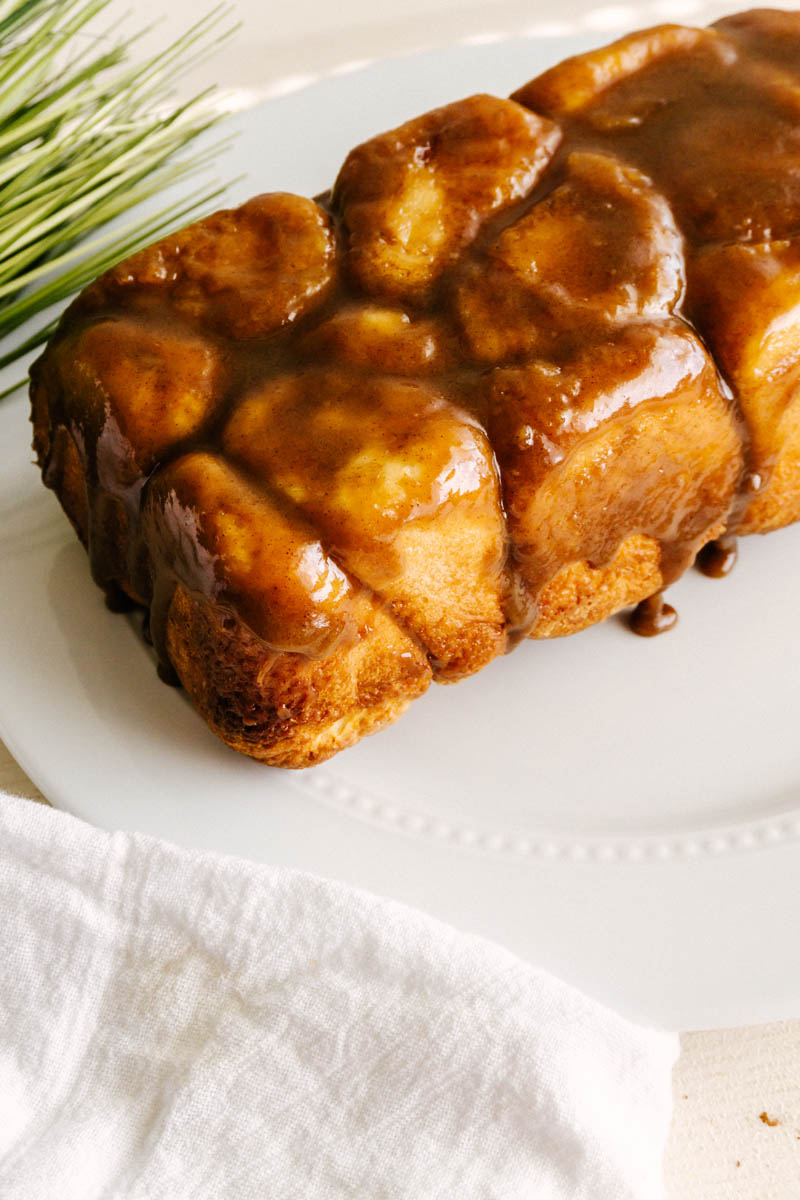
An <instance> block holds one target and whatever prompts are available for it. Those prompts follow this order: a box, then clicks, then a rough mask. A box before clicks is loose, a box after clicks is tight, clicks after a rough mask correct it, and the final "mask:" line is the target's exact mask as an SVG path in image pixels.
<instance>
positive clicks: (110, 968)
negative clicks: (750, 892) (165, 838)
mask: <svg viewBox="0 0 800 1200" xmlns="http://www.w3.org/2000/svg"><path fill="white" fill-rule="evenodd" d="M221 802H223V801H222V800H221ZM0 912H1V913H2V919H1V920H0V1196H2V1197H3V1200H23V1198H24V1200H51V1198H52V1200H55V1198H56V1197H58V1200H73V1198H74V1200H100V1198H101V1197H102V1198H103V1200H121V1198H124V1200H133V1198H136V1200H162V1198H163V1200H186V1198H194V1197H198V1198H200V1197H209V1198H212V1197H213V1198H214V1200H250V1198H251V1197H253V1198H255V1197H258V1198H259V1200H284V1198H286V1200H289V1198H295V1197H297V1198H298V1200H300V1198H302V1200H317V1198H320V1200H329V1198H330V1200H338V1198H339V1197H358V1198H359V1200H383V1198H385V1200H405V1198H408V1200H412V1198H413V1200H434V1198H436V1200H438V1198H442V1200H444V1198H447V1200H450V1198H451V1197H453V1198H454V1197H458V1198H459V1200H473V1198H474V1200H483V1198H487V1200H488V1198H492V1200H495V1198H502V1200H506V1198H508V1200H528V1198H530V1200H567V1198H568V1200H584V1198H585V1200H589V1198H591V1200H655V1198H657V1197H658V1196H660V1195H661V1194H662V1193H663V1189H662V1185H661V1158H662V1153H663V1149H664V1143H665V1139H666V1135H667V1128H668V1124H669V1117H670V1108H671V1087H670V1075H671V1068H672V1064H673V1062H674V1059H675V1056H676V1054H677V1038H676V1037H675V1036H674V1035H672V1034H667V1033H662V1032H659V1031H653V1030H645V1029H643V1028H639V1027H637V1026H635V1025H633V1024H631V1023H629V1022H628V1021H626V1020H624V1019H622V1018H621V1017H619V1016H617V1015H615V1014H614V1013H612V1012H609V1011H608V1010H606V1009H604V1008H603V1007H601V1006H600V1005H598V1004H597V1003H595V1002H594V1001H592V1000H590V999H588V998H586V997H585V996H583V995H581V994H580V993H579V992H577V991H576V990H574V989H573V988H571V987H569V986H567V985H565V984H564V983H561V982H560V981H558V980H556V979H554V978H553V977H552V976H550V975H548V974H547V973H545V972H543V971H541V970H537V969H536V968H534V967H532V966H530V965H528V964H526V963H524V962H522V961H520V960H519V959H517V958H515V957H514V956H513V955H511V954H509V953H508V952H506V951H505V950H503V949H502V948H500V947H499V946H496V945H493V944H492V943H490V942H487V941H484V940H481V939H479V938H476V937H471V936H467V935H464V934H461V933H458V932H457V931H456V930H454V929H451V928H449V927H448V926H446V925H444V924H441V923H439V922H437V921H434V920H432V919H431V918H429V917H427V916H425V915H424V914H422V913H420V912H417V911H414V910H413V909H410V908H406V907H404V906H402V905H399V904H396V903H394V902H391V901H388V900H384V899H381V898H379V897H377V896H374V895H369V894H367V893H364V892H359V891H356V890H354V889H352V888H349V887H347V886H344V885H341V884H338V883H335V882H332V881H329V880H325V879H321V878H318V877H314V876H311V875H308V874H304V873H301V872H296V871H291V870H286V869H277V868H270V867H265V866H260V865H257V864H254V863H250V862H245V861H241V860H237V859H233V858H229V857H223V856H219V855H214V854H209V853H199V852H191V851H186V850H183V849H179V848H177V847H175V846H172V845H169V844H167V843H165V842H161V841H158V840H156V839H154V838H150V837H146V836H143V835H138V834H127V833H114V834H109V833H105V832H101V831H99V830H97V829H94V828H92V827H90V826H89V825H86V824H84V823H83V822H81V821H79V820H76V819H75V818H73V817H71V816H68V815H66V814H64V813H60V812H55V811H53V810H50V809H47V808H45V807H44V806H41V805H38V804H35V803H33V802H31V801H28V800H22V799H19V798H16V797H11V796H7V795H2V796H0ZM533 919H535V918H533Z"/></svg>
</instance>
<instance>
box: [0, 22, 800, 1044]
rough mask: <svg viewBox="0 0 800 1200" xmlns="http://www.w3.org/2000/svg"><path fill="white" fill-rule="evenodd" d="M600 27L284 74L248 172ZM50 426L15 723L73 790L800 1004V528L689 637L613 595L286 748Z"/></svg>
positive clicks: (746, 564)
mask: <svg viewBox="0 0 800 1200" xmlns="http://www.w3.org/2000/svg"><path fill="white" fill-rule="evenodd" d="M592 40H593V41H597V40H599V39H598V38H597V36H595V37H594V38H593V39H592ZM587 44H588V43H587V40H586V39H577V38H572V39H551V40H549V41H546V42H536V41H532V40H519V41H511V42H503V43H498V44H490V45H481V46H470V47H466V46H458V47H452V48H451V49H449V50H446V51H437V52H436V53H433V54H425V55H419V56H415V57H410V58H405V59H401V60H397V61H392V62H385V63H382V64H380V65H375V66H371V67H369V68H366V69H363V70H360V71H358V72H351V73H349V74H345V75H339V76H332V77H330V78H328V79H326V80H323V81H322V82H319V83H316V84H315V85H314V86H312V87H308V88H306V89H305V90H302V91H298V92H295V93H294V94H291V95H287V96H284V97H283V98H280V99H274V100H272V101H269V102H268V103H265V104H263V105H261V106H260V107H258V108H255V109H253V110H251V111H248V112H246V113H244V114H241V115H240V116H239V117H237V118H236V122H237V124H238V125H239V126H240V129H241V134H240V137H239V139H238V142H237V144H236V146H235V148H234V149H233V151H231V152H230V156H229V158H227V159H226V160H225V161H224V162H223V163H222V164H221V169H222V170H223V171H224V172H225V174H226V175H228V176H234V175H236V174H238V173H240V172H245V173H246V180H245V181H243V182H242V183H241V184H239V185H237V187H236V188H235V189H233V192H232V198H234V199H241V198H244V196H246V195H248V194H252V193H254V192H256V191H262V190H269V189H272V188H281V189H287V190H295V191H299V192H304V193H306V194H309V195H310V194H314V193H315V192H318V191H320V190H322V189H323V188H324V187H325V186H326V185H327V184H328V183H329V182H330V181H331V180H332V178H333V176H334V175H335V172H336V169H337V167H338V165H339V163H340V162H341V160H342V158H343V157H344V154H345V153H346V151H347V150H348V149H349V147H350V146H352V145H354V144H355V143H356V142H358V141H360V140H362V139H363V138H365V137H367V136H368V135H369V134H371V133H373V132H377V131H378V130H380V129H383V128H388V127H390V126H392V125H393V124H396V123H398V122H399V121H401V120H403V119H405V118H406V117H409V116H412V115H414V114H415V113H417V112H421V111H424V110H425V109H426V108H428V107H431V106H433V105H434V104H438V103H441V102H443V101H447V100H450V99H453V98H454V97H457V96H459V95H460V94H466V93H469V92H474V91H482V90H487V91H496V92H499V93H500V94H503V93H506V92H508V91H510V90H511V89H512V88H513V87H514V86H516V85H518V84H520V83H521V82H523V81H524V80H525V79H527V78H528V77H530V76H532V75H534V74H535V73H537V71H539V70H541V69H542V68H543V67H545V66H547V65H548V64H549V63H550V62H553V61H556V60H557V59H559V58H561V57H563V56H564V55H565V54H569V53H574V52H575V51H577V50H580V49H584V48H586V46H587ZM2 382H3V381H2V380H0V384H1V383H2ZM29 443H30V433H29V427H28V424H27V404H26V402H25V401H24V400H22V399H15V400H12V401H11V402H4V403H2V404H0V735H2V737H3V739H4V740H5V741H6V742H7V744H8V747H9V749H10V750H11V751H12V753H13V754H15V755H16V757H17V758H18V759H19V762H20V763H21V765H22V766H23V767H24V768H25V770H26V771H27V772H28V773H29V774H30V776H31V777H32V778H33V779H34V781H35V782H36V783H37V784H38V785H39V787H40V788H41V789H42V790H43V791H44V792H45V794H46V795H47V796H48V797H49V798H50V799H51V800H52V802H53V803H55V804H57V805H62V806H63V807H64V808H67V809H69V810H70V811H72V812H74V813H77V814H79V815H80V816H82V817H84V818H86V819H87V820H89V821H92V822H94V823H96V824H98V825H103V826H106V827H108V828H123V829H129V830H140V831H147V832H149V833H154V834H158V835H161V836H164V837H167V838H171V839H173V840H175V841H177V842H181V843H184V844H186V845H190V846H197V847H211V848H214V849H217V850H222V851H226V852H231V853H236V854H242V855H246V856H248V857H250V858H255V859H258V860H261V861H264V862H270V863H282V864H288V865H293V866H296V867H299V868H304V869H308V870H312V871H316V872H320V873H323V874H325V875H328V876H333V877H336V878H338V879H342V880H346V881H348V882H350V883H354V884H358V885H361V886H363V887H367V888H370V889H373V890H375V891H378V892H382V893H385V894H387V895H391V896H394V897H396V898H398V899H401V900H404V901H406V902H409V903H411V904H415V905H418V906H419V907H421V908H424V909H427V910H428V911H430V912H432V913H434V914H436V915H438V916H440V917H442V918H444V919H446V920H448V921H451V922H452V923H453V924H455V925H457V926H459V927H461V928H464V929H469V930H473V931H477V932H480V933H483V934H486V935H488V936H490V937H493V938H495V939H497V940H498V941H501V942H503V943H505V944H506V945H508V946H510V947H512V948H513V949H514V950H516V951H518V952H519V953H520V954H522V955H524V956H525V957H527V958H529V959H531V960H533V961H536V962H537V963H540V964H541V965H543V966H546V967H548V968H550V969H551V970H553V971H555V972H557V973H558V974H560V975H561V976H563V977H565V978H567V979H570V980H572V981H573V982H575V983H577V984H578V985H579V986H581V987H582V988H584V989H585V990H587V991H589V992H591V993H593V994H594V995H596V996H598V997H599V998H601V999H603V1000H605V1001H607V1002H608V1003H610V1004H613V1005H615V1006H617V1007H618V1008H620V1009H621V1010H623V1011H624V1012H627V1013H629V1014H632V1015H634V1016H637V1017H639V1018H642V1019H645V1020H649V1021H654V1022H662V1023H666V1024H668V1025H673V1026H677V1027H680V1028H691V1027H700V1026H720V1025H727V1024H733V1023H736V1022H741V1021H751V1022H755V1021H761V1020H767V1019H771V1018H777V1017H781V1016H787V1017H788V1016H796V1015H797V1013H798V1012H800V953H799V952H798V936H797V918H798V908H799V906H798V900H797V896H798V887H797V880H798V878H800V736H798V724H800V673H798V662H800V622H798V616H797V596H798V595H800V528H795V529H790V530H787V531H784V532H782V533H779V534H774V535H772V536H771V537H769V538H764V539H761V538H757V539H751V540H750V541H749V542H747V543H746V544H745V545H744V547H743V552H742V556H741V562H740V564H739V566H738V567H737V569H736V571H735V573H734V574H733V576H732V577H730V578H729V579H727V580H725V581H722V582H712V581H710V580H707V579H704V578H702V577H701V576H699V575H697V574H691V575H690V576H688V577H686V578H685V579H684V580H683V581H681V583H680V584H679V585H678V586H677V587H675V588H674V589H673V593H672V596H671V598H672V599H673V602H674V603H675V604H676V605H677V607H678V609H679V612H680V623H679V625H678V627H677V629H676V630H675V631H674V632H672V633H670V634H668V635H667V636H665V637H662V638H657V639H655V640H652V641H644V640H641V639H638V638H635V637H633V636H632V635H630V634H629V633H627V632H626V631H625V630H624V628H623V626H622V625H621V623H619V622H617V621H610V622H608V623H607V624H606V625H604V626H602V627H600V628H596V629H593V630H590V631H588V632H587V633H584V634H581V635H579V636H577V637H574V638H571V639H568V640H566V641H559V642H552V643H537V644H528V645H526V646H523V647H522V648H521V649H519V650H518V651H517V652H516V653H515V654H514V655H512V656H511V657H510V658H507V659H505V660H503V661H500V662H496V663H495V664H493V665H492V666H491V667H489V668H488V669H487V670H485V671H484V672H483V673H482V674H481V675H479V676H477V677H475V678H473V679H471V680H468V681H466V682H465V683H462V684H460V685H459V686H458V687H455V688H432V689H431V690H430V692H429V693H428V695H427V696H425V697H424V698H423V699H422V700H421V701H419V702H417V703H416V704H415V705H414V706H413V707H412V709H411V711H410V712H409V713H408V714H407V715H406V716H405V717H404V718H403V719H402V720H401V721H400V722H399V723H398V724H397V725H395V726H394V727H392V728H391V729H389V730H387V731H385V732H384V733H381V734H379V735H378V736H376V737H374V738H371V739H368V740H367V741H366V742H364V743H362V744H361V745H360V746H357V747H355V748H354V749H352V750H349V751H346V752H345V753H343V754H341V755H339V756H338V757H337V758H336V759H334V760H333V762H332V763H330V764H329V765H325V766H322V767H318V768H315V769H313V770H310V771H305V772H300V773H289V772H280V771H274V770H270V769H268V768H265V767H262V766H259V765H257V764H256V763H253V762H250V761H248V760H247V759H244V758H241V757H239V756H237V755H235V754H234V753H233V752H231V751H229V750H227V749H226V748H225V747H224V746H223V745H222V744H221V743H218V742H217V741H216V739H215V738H214V737H213V736H212V735H211V734H210V733H209V732H208V731H207V730H206V728H205V726H204V725H203V723H202V722H201V721H200V719H199V718H198V717H196V716H195V714H194V713H193V711H192V710H191V708H190V707H189V705H188V703H187V701H186V700H185V698H184V696H183V695H182V694H181V693H180V692H176V691H173V690H171V689H170V688H167V687H164V686H163V685H162V684H161V683H159V681H158V680H157V678H156V674H155V670H154V667H153V662H152V659H151V656H150V652H149V651H148V650H147V648H146V647H145V645H144V643H143V642H142V639H141V637H140V635H139V631H138V619H136V618H123V617H119V616H113V615H112V614H110V613H109V612H107V611H106V609H105V607H104V605H103V601H102V597H101V595H100V593H99V591H98V590H97V589H96V588H95V587H94V585H93V584H92V582H91V580H90V577H89V571H88V566H87V562H86V559H85V555H84V553H83V550H82V549H81V548H80V546H79V545H78V544H77V542H76V540H75V538H74V536H73V534H72V531H71V530H70V528H69V526H68V524H67V521H66V519H65V518H64V517H63V515H62V514H61V511H60V509H59V508H58V505H57V503H56V501H55V499H54V498H53V497H52V496H51V495H49V494H48V493H46V492H45V491H44V489H43V488H42V486H41V484H40V482H39V478H38V472H37V471H36V470H35V469H34V468H33V467H32V466H31V463H30V452H29Z"/></svg>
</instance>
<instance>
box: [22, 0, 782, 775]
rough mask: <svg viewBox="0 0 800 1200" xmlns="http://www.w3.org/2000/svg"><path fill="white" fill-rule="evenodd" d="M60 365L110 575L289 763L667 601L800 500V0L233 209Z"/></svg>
mask: <svg viewBox="0 0 800 1200" xmlns="http://www.w3.org/2000/svg"><path fill="white" fill-rule="evenodd" d="M31 394H32V403H33V423H34V445H35V449H36V453H37V457H38V460H39V463H40V465H41V467H42V472H43V477H44V481H45V483H46V484H47V485H48V486H50V487H52V488H54V489H55V491H56V493H57V494H58V496H59V499H60V500H61V503H62V505H63V507H64V509H65V511H66V512H67V514H68V516H69V517H70V519H71V521H72V523H73V525H74V526H75V528H76V530H77V532H78V534H79V536H80V537H81V539H82V540H83V542H84V544H85V545H86V546H87V549H88V551H89V556H90V561H91V566H92V571H93V575H94V578H95V579H96V580H97V582H98V583H99V584H100V585H101V586H102V587H104V588H105V589H106V590H107V591H108V592H109V593H110V594H111V596H112V599H113V601H114V602H115V603H119V601H120V599H121V598H123V597H127V598H129V599H130V601H132V602H135V603H137V604H141V605H144V606H146V607H147V608H148V609H149V627H150V633H151V636H152V638H153V641H154V644H155V646H156V649H157V651H158V654H159V658H160V661H161V669H162V672H163V673H165V674H167V673H169V672H174V674H175V676H176V678H177V679H178V680H179V681H180V682H181V683H182V684H183V686H184V687H185V688H186V690H187V692H188V694H189V696H190V697H191V699H192V701H193V702H194V704H195V705H196V707H197V708H198V710H199V711H200V713H201V714H202V716H203V717H204V718H205V720H206V721H207V722H208V724H209V725H210V726H211V728H212V729H213V730H214V731H215V732H216V733H217V734H218V735H219V736H220V737H221V738H222V739H223V740H224V741H226V742H227V743H228V744H229V745H231V746H233V747H234V748H235V749H238V750H242V751H244V752H245V753H247V754H250V755H252V756H253V757H255V758H259V759H262V760H263V761H265V762H268V763H271V764H274V765H278V766H289V767H303V766H308V765H311V764H313V763H315V762H319V761H321V760H322V759H324V758H327V757H329V756H330V755H331V754H333V753H335V752H336V751H337V750H339V749H341V748H342V747H344V746H347V745H350V744H352V743H353V742H354V741H356V740H357V739H358V738H359V737H361V736H363V735H364V734H366V733H370V732H373V731H374V730H376V729H379V728H380V727H381V726H383V725H385V724H386V723H387V722H388V721H391V720H393V719H395V718H396V717H397V716H398V715H399V714H400V713H401V712H402V711H403V710H404V709H405V708H406V707H407V705H408V704H409V703H410V702H411V700H413V699H414V698H415V697H416V696H418V695H419V694H420V693H421V692H423V691H424V690H425V688H426V687H427V686H428V684H429V682H430V680H431V679H435V680H437V681H439V682H451V681H455V680H458V679H459V678H462V677H463V676H465V675H468V674H471V673H473V672H475V671H477V670H479V669H480V668H481V667H483V666H484V665H485V664H486V663H487V662H489V661H490V660H491V659H493V658H494V657H496V656H497V655H498V654H501V653H503V652H504V651H506V650H508V649H510V648H511V647H512V646H514V645H515V644H516V643H517V642H518V641H519V640H520V639H521V638H523V637H534V638H537V637H555V636H560V635H563V634H567V633H572V632H574V631H576V630H578V629H581V628H583V627H585V626H587V625H589V624H592V623H593V622H596V621H600V620H603V619H604V618H606V617H607V616H609V615H610V614H611V613H614V612H617V611H619V610H620V609H623V608H626V607H629V606H633V605H637V604H639V603H640V602H643V601H647V600H648V598H652V597H654V596H658V595H659V594H660V593H661V591H662V590H663V588H664V587H666V586H667V585H668V584H669V583H670V582H671V581H672V580H674V579H675V578H677V576H679V575H680V574H681V573H682V572H683V571H684V570H685V569H686V568H687V567H688V566H689V565H690V564H691V563H692V562H693V561H694V559H695V557H696V555H697V553H698V551H699V550H700V549H701V548H702V547H704V546H707V545H708V544H709V543H712V541H713V540H714V539H718V538H720V536H721V535H723V534H727V535H728V536H730V535H731V534H735V533H737V532H741V533H751V532H764V531H766V530H768V529H774V528H776V527H777V526H779V525H782V524H786V523H787V522H789V521H793V520H795V519H797V517H798V516H800V15H798V14H792V13H775V12H769V11H765V12H754V13H749V14H744V15H742V16H739V17H734V18H729V19H728V20H727V21H723V22H720V23H719V25H718V26H716V27H715V28H712V29H707V30H702V29H688V28H684V27H682V26H662V27H660V28H658V29H654V30H648V31H645V32H643V33H639V34H635V35H632V36H630V37H627V38H623V39H622V40H621V41H619V42H616V43H615V44H614V45H612V46H610V47H607V48H606V49H604V50H599V51H594V52H592V53H590V54H586V55H581V56H579V57H577V58H574V59H570V60H568V61H566V62H564V63H562V64H561V65H560V66H557V67H555V68H553V70H551V71H548V72H546V73H545V74H544V75H542V76H540V77H539V78H538V79H535V80H533V81H532V82H531V83H529V84H528V85H526V86H525V87H523V88H522V89H521V90H520V91H519V92H517V93H515V95H514V97H513V98H512V99H510V100H502V99H497V98H495V97H492V96H473V97H471V98H469V99H467V100H464V101H461V102H458V103H455V104H451V105H447V106H445V107H443V108H440V109H436V110H434V111H433V112H431V113H428V114H426V115H424V116H422V117H419V118H417V119H416V120H413V121H410V122H408V123H407V124H406V125H404V126H402V127H400V128H399V129H396V130H393V131H391V132H389V133H386V134H383V135H381V136H379V137H376V138H374V139H372V140H371V141H369V142H367V143H365V144H364V145H362V146H360V147H358V148H357V149H356V150H354V151H353V152H352V153H351V154H350V155H349V156H348V158H347V160H346V161H345V163H344V166H343V167H342V170H341V172H340V174H339V177H338V179H337V181H336V184H335V186H334V188H333V190H332V192H331V193H328V194H326V195H325V196H323V197H320V198H319V199H318V201H316V202H315V201H311V200H307V199H304V198H301V197H297V196H290V195H283V194H270V195H265V196H259V197H256V198H255V199H254V200H251V201H250V202H249V203H247V204H245V205H243V206H242V207H241V208H238V209H232V210H228V211H225V212H220V213H217V214H215V215H214V216H212V217H209V218H207V219H206V220H204V221H201V222H198V223H197V224H195V225H192V226H190V227H189V228H187V229H185V230H183V231H182V232H180V233H178V234H175V235H173V236H171V237H168V238H166V239H164V240H163V241H161V242H159V243H157V244H156V245H154V246H151V247H150V248H149V249H147V250H144V251H142V252H141V253H139V254H136V255H134V256H133V257H132V258H130V259H128V260H127V261H126V262H124V263H122V264H120V265H119V266H118V267H116V268H114V269H113V270H112V271H110V272H108V273H107V274H106V275H104V276H102V277H101V278H100V279H99V280H97V281H96V282H95V283H94V284H93V285H92V286H91V287H89V288H88V289H86V291H85V292H84V293H83V294H82V295H81V296H80V297H79V298H78V299H77V300H76V301H75V302H74V303H73V304H72V305H71V307H70V308H69V309H68V310H67V312H66V313H65V315H64V317H63V319H62V321H61V323H60V326H59V329H58V331H57V333H56V334H55V335H54V337H53V339H52V341H51V343H50V344H49V346H48V347H47V349H46V351H45V353H44V355H43V357H42V358H41V359H40V360H39V362H38V363H37V364H36V365H35V367H34V368H33V370H32V386H31ZM640 611H641V610H640ZM646 611H647V612H651V611H652V613H653V614H654V615H655V617H656V618H657V617H658V605H657V604H654V603H652V602H651V603H650V606H649V608H648V609H647V610H646ZM640 624H641V622H640ZM645 624H646V622H645ZM652 624H653V622H651V626H652ZM655 624H656V625H657V624H658V621H657V620H656V621H655Z"/></svg>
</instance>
